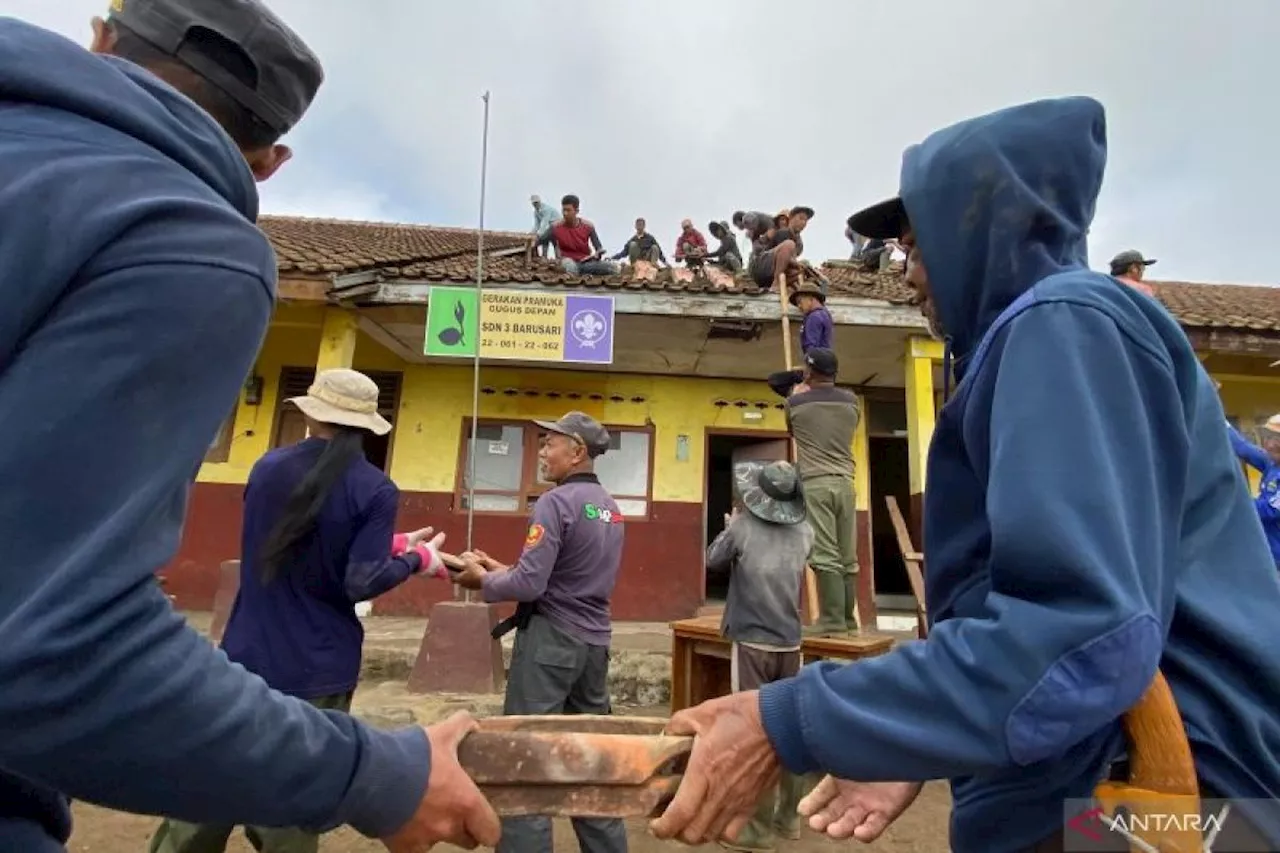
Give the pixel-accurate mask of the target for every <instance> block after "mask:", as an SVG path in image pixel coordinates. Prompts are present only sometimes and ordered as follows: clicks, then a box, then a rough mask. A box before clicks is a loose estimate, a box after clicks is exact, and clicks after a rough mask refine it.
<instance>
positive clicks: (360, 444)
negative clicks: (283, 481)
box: [260, 425, 364, 584]
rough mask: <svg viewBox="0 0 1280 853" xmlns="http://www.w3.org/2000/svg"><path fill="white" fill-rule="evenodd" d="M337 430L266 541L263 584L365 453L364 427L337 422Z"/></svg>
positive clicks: (288, 557) (278, 569)
mask: <svg viewBox="0 0 1280 853" xmlns="http://www.w3.org/2000/svg"><path fill="white" fill-rule="evenodd" d="M334 430H335V431H334V434H333V436H332V437H331V438H330V439H329V441H328V443H327V444H326V445H325V448H324V450H322V451H321V452H320V458H318V459H317V460H316V462H315V464H314V465H312V466H311V470H310V471H308V472H307V473H306V475H305V476H303V478H302V480H301V481H300V482H299V483H298V485H297V486H296V487H294V490H293V493H292V494H290V495H289V500H288V501H286V502H285V505H284V515H282V516H281V517H280V520H279V521H278V522H276V526H275V529H273V530H272V531H271V535H270V536H268V537H267V541H266V544H265V545H263V548H262V569H261V571H260V576H261V578H262V582H263V583H264V584H267V583H271V582H272V581H273V580H275V579H276V578H277V577H279V576H280V574H281V572H282V570H283V569H284V568H285V566H286V565H287V564H288V563H289V561H290V560H291V559H292V558H293V556H294V553H295V552H296V551H297V549H298V546H299V545H301V544H302V543H303V541H305V540H306V538H307V537H308V536H310V535H311V534H312V532H313V531H314V530H315V526H316V517H317V516H319V514H320V509H321V507H323V506H324V502H325V500H326V499H327V498H328V497H329V492H330V491H331V490H332V489H333V487H334V486H335V485H337V483H338V480H339V478H341V477H342V475H343V474H345V473H346V472H347V469H348V468H350V467H351V463H352V462H354V461H355V460H357V459H359V458H360V457H362V456H363V455H364V430H362V429H355V428H353V427H343V426H336V425H335V426H334Z"/></svg>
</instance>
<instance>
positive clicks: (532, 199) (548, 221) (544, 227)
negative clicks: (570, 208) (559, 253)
mask: <svg viewBox="0 0 1280 853" xmlns="http://www.w3.org/2000/svg"><path fill="white" fill-rule="evenodd" d="M529 203H530V204H531V205H533V232H532V233H533V236H534V239H535V245H536V246H537V249H538V254H540V255H542V256H543V257H546V255H547V250H548V247H549V246H550V245H551V226H552V225H554V224H555V222H556V219H557V218H559V214H558V213H557V211H556V209H555V208H554V207H552V206H551V205H549V204H547V203H546V202H545V201H543V200H542V197H541V196H536V195H531V196H529Z"/></svg>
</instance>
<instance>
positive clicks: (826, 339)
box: [800, 307, 832, 352]
mask: <svg viewBox="0 0 1280 853" xmlns="http://www.w3.org/2000/svg"><path fill="white" fill-rule="evenodd" d="M831 332H832V325H831V312H830V311H828V310H827V309H826V308H825V307H822V308H815V309H813V310H812V311H810V312H809V313H808V314H805V315H804V326H802V327H801V329H800V351H801V352H808V351H809V350H811V349H831Z"/></svg>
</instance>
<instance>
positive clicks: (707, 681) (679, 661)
mask: <svg viewBox="0 0 1280 853" xmlns="http://www.w3.org/2000/svg"><path fill="white" fill-rule="evenodd" d="M732 647H733V644H732V643H730V642H729V641H728V640H727V639H725V638H724V637H722V636H721V635H720V617H719V616H718V615H712V616H698V617H695V618H693V619H681V620H680V621H678V622H672V623H671V713H673V714H674V713H675V712H676V711H682V710H684V709H685V708H691V707H693V706H694V705H698V704H701V703H702V702H705V701H707V700H708V699H715V698H716V697H718V696H727V695H728V694H729V692H730V684H731V681H730V665H729V655H730V650H731V649H732ZM891 648H893V638H892V637H890V636H887V635H885V634H871V633H868V634H850V635H848V636H840V637H805V638H804V641H803V643H802V644H801V646H800V656H801V661H802V662H803V663H812V662H813V661H816V660H843V661H857V660H862V659H863V658H870V657H876V656H877V655H882V654H884V653H885V652H887V651H889V649H891Z"/></svg>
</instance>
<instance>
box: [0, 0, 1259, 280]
mask: <svg viewBox="0 0 1280 853" xmlns="http://www.w3.org/2000/svg"><path fill="white" fill-rule="evenodd" d="M126 2H127V0H126ZM269 5H270V6H271V7H272V8H273V9H275V11H276V12H277V13H278V14H280V15H281V16H282V17H283V18H284V19H285V20H287V21H288V22H289V23H290V24H292V25H293V26H294V27H295V28H296V29H297V30H298V31H299V32H300V33H301V34H302V35H303V37H304V38H305V39H306V40H307V41H308V42H309V43H310V44H311V45H312V46H313V47H314V48H315V50H316V51H317V53H319V55H320V56H321V58H322V59H323V61H324V63H325V66H326V72H327V75H328V79H327V81H326V83H325V86H324V88H323V89H322V90H321V92H320V95H319V97H318V98H317V100H316V104H315V106H314V108H313V110H312V111H311V113H309V114H308V116H307V117H306V119H305V120H304V121H303V123H302V124H301V125H300V126H299V127H298V128H297V129H296V130H295V131H294V133H293V134H291V137H290V139H289V142H290V143H291V144H292V145H293V146H294V148H295V150H296V152H297V156H296V159H295V160H294V161H293V162H292V163H290V164H288V166H287V167H286V169H285V170H284V171H282V172H281V173H280V174H279V175H278V176H277V177H276V178H275V179H273V180H272V181H271V182H270V183H269V184H267V185H265V187H264V189H263V199H264V201H263V206H264V209H265V210H266V211H268V212H274V213H288V214H300V215H308V216H334V217H343V218H353V219H381V220H391V221H412V222H427V223H434V224H441V225H459V226H473V225H474V224H475V223H476V221H477V214H478V208H479V196H480V189H479V179H480V138H481V126H482V103H481V100H480V96H481V94H482V93H483V92H484V90H486V89H489V90H491V91H492V93H493V98H492V109H493V112H492V123H491V129H490V146H489V180H488V203H487V224H488V225H489V226H490V227H493V228H504V229H518V230H524V229H526V228H528V227H529V220H530V208H529V203H528V197H529V194H530V193H539V194H541V195H542V196H543V197H544V198H547V199H555V200H558V199H559V197H560V196H561V195H563V194H564V193H568V192H572V193H576V194H578V195H579V196H581V198H582V212H583V214H584V215H585V216H587V217H588V218H590V219H591V220H593V221H594V222H595V223H596V225H597V228H598V229H599V231H600V235H601V237H602V238H603V239H604V241H605V243H606V244H607V245H608V246H609V247H610V248H611V249H613V250H616V249H619V248H621V245H622V243H623V242H624V241H625V239H626V237H627V235H628V234H629V232H630V230H631V223H632V220H633V219H634V218H635V217H636V216H638V215H640V216H645V217H646V218H647V219H648V221H649V228H650V230H651V231H653V232H654V233H655V234H656V235H657V236H658V237H659V238H660V239H661V240H662V242H663V245H664V246H666V247H667V250H668V251H670V250H671V246H672V244H674V242H675V237H676V233H677V231H678V230H679V222H680V219H681V218H682V217H685V216H689V217H692V218H693V219H694V220H695V221H696V222H697V223H698V225H699V227H705V225H706V223H707V222H708V221H709V220H710V219H712V218H713V217H714V218H715V219H728V218H729V215H730V214H731V213H732V211H733V210H734V209H736V208H760V209H763V210H775V209H777V208H779V207H782V206H789V205H793V204H799V203H804V204H808V205H810V206H811V207H813V208H815V209H816V211H817V216H816V218H815V219H814V221H813V222H812V224H811V225H810V226H809V231H808V232H807V233H806V235H805V238H806V253H805V254H806V256H807V257H809V258H811V259H814V260H818V259H825V258H833V257H843V256H846V255H847V254H848V245H847V243H846V242H845V241H844V238H843V230H844V220H845V218H846V217H847V216H848V214H849V213H851V212H852V211H853V210H854V209H856V208H857V207H860V206H862V205H863V204H866V203H869V202H872V201H876V200H878V199H880V198H882V197H885V196H888V195H891V194H893V192H894V191H895V190H896V187H897V178H898V165H899V161H900V155H901V152H902V149H903V148H904V147H905V146H906V145H908V144H910V143H912V142H915V141H918V140H919V139H921V138H922V137H923V136H924V135H926V134H927V133H928V132H929V131H931V130H933V129H935V128H938V127H941V126H943V125H946V124H948V123H951V122H953V121H956V120H959V119H962V118H965V117H968V116H971V115H975V114H978V113H982V112H986V111H989V110H992V109H997V108H999V107H1003V106H1007V105H1009V104H1013V103H1018V102H1021V101H1026V100H1033V99H1036V98H1041V97H1046V96H1055V95H1069V94H1087V95H1092V96H1094V97H1096V98H1098V99H1099V100H1101V101H1102V102H1103V104H1105V105H1106V107H1107V111H1108V124H1109V137H1110V154H1109V164H1108V169H1107V180H1106V185H1105V189H1104V192H1103V197H1102V200H1101V202H1100V206H1099V212H1098V217H1097V220H1096V221H1095V223H1094V229H1093V234H1092V237H1091V240H1090V243H1091V249H1092V252H1091V254H1092V261H1093V264H1094V266H1095V267H1101V266H1104V265H1105V262H1106V260H1107V259H1108V258H1110V256H1111V255H1113V254H1114V253H1115V252H1117V251H1119V250H1121V249H1126V248H1137V249H1139V250H1141V251H1143V252H1144V253H1146V254H1147V256H1148V257H1155V258H1158V259H1159V260H1160V264H1159V265H1158V266H1157V267H1156V268H1155V269H1153V270H1152V277H1153V278H1163V279H1182V280H1192V281H1226V282H1237V283H1255V282H1257V283H1276V282H1280V260H1277V248H1278V247H1280V214H1277V213H1276V201H1277V199H1278V198H1280V153H1277V152H1278V151H1280V149H1278V148H1277V139H1278V138H1280V107H1277V104H1280V99H1278V98H1277V95H1276V85H1277V81H1280V49H1277V43H1278V42H1280V2H1277V0H1224V2H1221V3H1219V4H1216V6H1215V4H1212V3H1209V2H1207V0H1124V2H1120V0H1116V2H1103V0H1084V2H1081V0H857V2H849V0H821V2H814V0H804V2H800V0H798V2H794V3H789V4H788V3H778V2H776V0H698V2H696V3H689V2H676V0H644V2H628V3H618V2H604V3H583V2H581V0H576V2H572V3H570V2H565V1H564V0H538V2H536V3H520V2H515V0H470V2H466V3H450V4H440V3H427V2H420V0H418V2H414V0H364V2H363V3H351V2H338V1H337V0H269ZM106 6H107V0H0V12H2V13H4V14H10V15H16V16H18V17H21V18H25V19H27V20H30V21H33V22H35V23H38V24H41V25H43V26H46V27H49V28H51V29H54V30H56V31H58V32H60V33H63V34H64V35H67V36H68V37H71V38H73V39H75V40H77V41H79V42H81V43H87V39H88V35H89V23H88V22H89V19H90V17H91V16H92V15H94V14H98V13H101V12H102V11H104V10H105V8H106Z"/></svg>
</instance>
